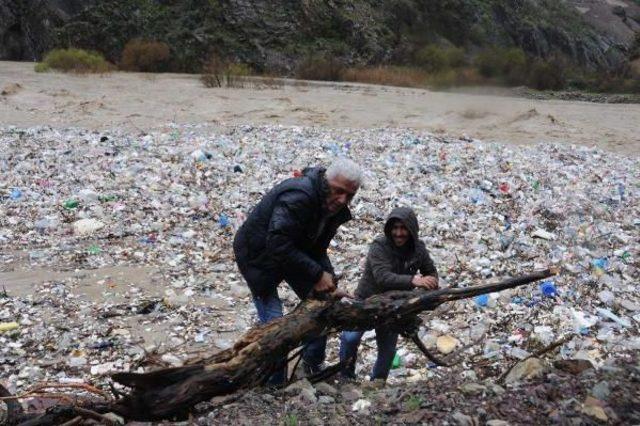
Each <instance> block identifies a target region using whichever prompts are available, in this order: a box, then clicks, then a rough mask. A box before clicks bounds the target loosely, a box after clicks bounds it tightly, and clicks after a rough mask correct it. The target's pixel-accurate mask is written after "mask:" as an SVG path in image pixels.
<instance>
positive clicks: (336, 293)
mask: <svg viewBox="0 0 640 426" xmlns="http://www.w3.org/2000/svg"><path fill="white" fill-rule="evenodd" d="M331 297H333V298H334V299H338V300H339V299H342V298H343V297H344V298H347V299H355V297H353V295H351V294H349V293H348V292H347V291H346V290H342V289H341V288H337V289H336V290H335V291H334V292H333V293H331Z"/></svg>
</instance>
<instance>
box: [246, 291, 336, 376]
mask: <svg viewBox="0 0 640 426" xmlns="http://www.w3.org/2000/svg"><path fill="white" fill-rule="evenodd" d="M253 304H254V305H255V306H256V310H257V311H258V318H259V319H260V322H261V323H263V324H266V323H268V322H270V321H272V320H274V319H276V318H280V317H281V316H282V315H283V311H282V300H280V297H279V296H278V290H273V292H271V293H270V294H267V295H265V296H253ZM326 348H327V337H326V336H323V337H318V338H316V339H313V340H310V341H309V342H307V343H306V345H305V348H304V350H303V351H302V360H303V361H304V362H305V363H306V364H307V365H308V366H310V367H312V368H317V367H320V365H321V364H322V363H323V362H324V358H325V350H326ZM283 362H284V360H283ZM286 378H287V366H286V365H284V366H283V367H282V369H280V370H278V371H277V372H275V373H274V374H273V376H271V378H269V382H268V383H269V384H271V385H280V384H283V383H284V382H285V381H286Z"/></svg>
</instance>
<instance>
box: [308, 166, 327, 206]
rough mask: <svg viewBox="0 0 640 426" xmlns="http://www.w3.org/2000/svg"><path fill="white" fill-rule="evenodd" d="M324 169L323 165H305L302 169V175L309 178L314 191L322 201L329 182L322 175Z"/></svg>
mask: <svg viewBox="0 0 640 426" xmlns="http://www.w3.org/2000/svg"><path fill="white" fill-rule="evenodd" d="M326 171H327V169H325V168H324V167H305V168H304V169H303V170H302V176H304V177H307V178H309V179H311V182H312V183H313V187H314V188H315V190H316V193H317V194H318V196H319V197H320V198H322V200H323V201H324V199H325V197H326V196H327V194H328V193H329V184H328V183H327V180H326V179H325V177H324V174H325V172H326Z"/></svg>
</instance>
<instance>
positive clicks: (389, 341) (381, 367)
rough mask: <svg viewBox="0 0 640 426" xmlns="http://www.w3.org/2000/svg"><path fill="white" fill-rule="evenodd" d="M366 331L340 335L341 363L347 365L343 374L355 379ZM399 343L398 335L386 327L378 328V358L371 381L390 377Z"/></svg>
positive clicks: (347, 332)
mask: <svg viewBox="0 0 640 426" xmlns="http://www.w3.org/2000/svg"><path fill="white" fill-rule="evenodd" d="M363 334H364V331H344V332H342V334H341V335H340V361H341V362H344V363H345V367H344V369H343V370H342V374H343V375H345V376H348V377H352V378H355V376H356V359H357V356H358V346H360V340H361V339H362V335H363ZM397 343H398V333H395V332H392V331H390V330H388V329H387V328H385V327H378V328H376V344H377V346H378V356H377V357H376V363H375V364H374V366H373V372H372V373H371V380H375V379H383V380H387V377H389V370H391V364H392V363H393V357H394V355H395V353H396V345H397Z"/></svg>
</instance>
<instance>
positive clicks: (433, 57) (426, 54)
mask: <svg viewBox="0 0 640 426" xmlns="http://www.w3.org/2000/svg"><path fill="white" fill-rule="evenodd" d="M415 60H416V63H417V64H418V65H420V66H422V67H424V69H425V70H427V71H429V72H439V71H442V70H444V69H446V68H449V61H448V58H447V54H446V52H445V51H444V49H442V48H441V47H439V46H436V45H435V44H429V45H427V46H425V47H423V48H422V49H420V50H418V51H417V52H416V58H415Z"/></svg>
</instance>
